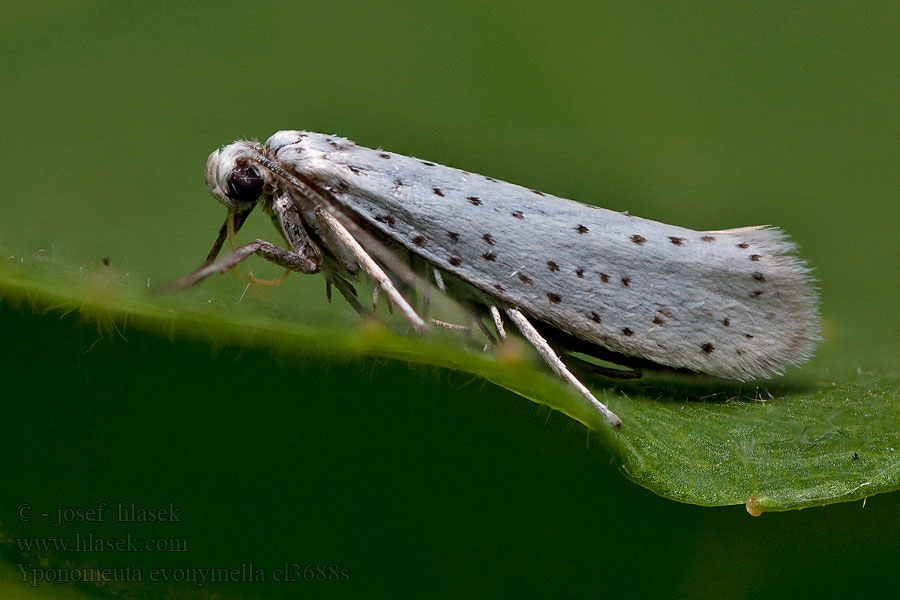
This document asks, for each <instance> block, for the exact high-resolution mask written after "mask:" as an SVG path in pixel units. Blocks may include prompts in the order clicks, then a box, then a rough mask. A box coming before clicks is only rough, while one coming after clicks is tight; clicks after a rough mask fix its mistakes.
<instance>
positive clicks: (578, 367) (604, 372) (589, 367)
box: [569, 354, 643, 379]
mask: <svg viewBox="0 0 900 600" xmlns="http://www.w3.org/2000/svg"><path fill="white" fill-rule="evenodd" d="M569 358H571V359H573V360H575V361H577V362H576V364H574V365H573V367H572V370H573V371H578V372H580V373H582V374H588V375H591V376H595V377H596V376H600V377H608V378H609V379H640V378H641V377H642V376H643V374H642V373H641V372H640V371H638V370H636V369H634V370H630V371H626V370H624V369H610V368H608V367H601V366H600V365H595V364H594V363H592V362H588V361H586V360H584V359H583V358H581V357H579V356H575V355H574V354H569Z"/></svg>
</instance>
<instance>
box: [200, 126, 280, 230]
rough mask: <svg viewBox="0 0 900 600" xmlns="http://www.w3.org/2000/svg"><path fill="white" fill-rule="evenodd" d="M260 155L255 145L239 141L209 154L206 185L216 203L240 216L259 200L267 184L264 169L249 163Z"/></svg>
mask: <svg viewBox="0 0 900 600" xmlns="http://www.w3.org/2000/svg"><path fill="white" fill-rule="evenodd" d="M261 152H262V147H261V146H260V145H259V144H258V143H256V142H246V141H240V142H235V143H233V144H230V145H228V146H225V147H224V148H220V149H218V150H216V151H214V152H213V153H212V154H210V155H209V158H208V159H207V160H206V185H207V187H209V191H210V192H212V195H213V196H215V197H216V199H217V200H218V201H219V202H221V203H222V204H224V205H225V206H227V207H228V208H230V209H234V210H236V211H237V212H239V213H243V212H248V211H249V210H250V209H251V208H253V206H255V205H256V203H257V201H259V199H260V198H262V196H263V195H264V194H265V192H266V188H267V187H269V184H270V182H269V181H268V179H269V175H268V172H267V171H266V169H264V168H262V167H261V166H260V165H259V164H257V163H256V162H255V161H254V160H253V157H254V156H257V155H259V154H260V153H261Z"/></svg>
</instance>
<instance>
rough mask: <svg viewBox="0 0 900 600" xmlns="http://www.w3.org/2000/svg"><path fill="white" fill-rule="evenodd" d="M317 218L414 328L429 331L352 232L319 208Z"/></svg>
mask: <svg viewBox="0 0 900 600" xmlns="http://www.w3.org/2000/svg"><path fill="white" fill-rule="evenodd" d="M316 218H317V219H318V220H319V222H320V225H323V226H324V227H323V229H327V230H330V232H331V234H332V235H333V236H334V238H335V240H336V241H338V242H340V243H341V244H342V245H343V246H344V247H345V248H347V249H348V250H349V251H350V253H351V254H353V258H355V259H356V261H357V262H358V263H359V264H360V266H361V267H362V268H363V269H364V270H365V271H366V273H367V274H368V275H369V277H370V278H372V281H374V282H375V285H377V286H378V287H380V288H381V289H382V290H384V293H385V295H387V297H388V299H389V300H391V301H393V302H394V304H396V305H397V307H398V308H399V309H400V312H402V313H403V315H404V316H405V317H406V318H407V320H408V321H409V322H410V323H411V324H412V325H413V327H415V328H416V330H418V331H421V332H424V331H427V330H428V325H427V324H426V323H425V321H423V320H422V317H420V316H419V315H418V314H417V313H416V311H415V310H413V308H412V307H411V306H410V305H409V303H408V302H407V301H406V299H405V298H404V297H403V296H401V295H400V292H398V291H397V288H395V287H394V284H393V283H391V280H390V278H389V277H388V276H387V274H385V272H384V271H382V270H381V267H379V266H378V265H377V264H376V263H375V261H374V260H372V257H371V256H369V255H368V254H367V253H366V251H365V250H364V249H363V247H362V246H360V245H359V242H357V241H356V240H355V239H354V238H353V236H352V235H350V232H349V231H347V229H346V228H345V227H344V226H343V225H342V224H341V223H340V221H338V220H337V219H335V218H334V217H333V216H331V215H330V214H328V213H327V212H325V211H324V210H322V209H319V208H317V209H316Z"/></svg>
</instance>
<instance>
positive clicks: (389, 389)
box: [0, 1, 900, 598]
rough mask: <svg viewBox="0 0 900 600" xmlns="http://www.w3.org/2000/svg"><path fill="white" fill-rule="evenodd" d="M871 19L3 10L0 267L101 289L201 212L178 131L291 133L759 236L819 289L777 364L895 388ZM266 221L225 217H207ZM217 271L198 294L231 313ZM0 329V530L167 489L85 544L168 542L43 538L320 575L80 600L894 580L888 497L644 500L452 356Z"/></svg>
mask: <svg viewBox="0 0 900 600" xmlns="http://www.w3.org/2000/svg"><path fill="white" fill-rule="evenodd" d="M898 31H900V11H898V9H897V4H896V3H895V2H887V3H883V4H881V3H876V2H870V3H865V4H862V3H849V2H847V3H837V2H835V3H831V2H827V3H826V2H819V3H808V4H803V5H799V6H793V7H791V8H786V6H785V5H784V4H783V3H776V2H756V3H752V4H730V3H729V4H725V3H713V2H710V3H700V2H690V3H678V4H677V5H674V4H673V5H667V6H662V7H660V6H653V7H650V6H644V5H638V4H636V3H597V4H592V5H589V4H576V3H572V4H562V5H553V6H552V7H551V6H550V5H546V4H538V3H534V4H531V5H529V4H523V3H514V2H510V3H491V4H463V3H458V4H457V3H447V4H436V3H434V4H428V3H402V2H395V3H385V4H381V3H370V2H362V3H322V2H318V3H299V2H297V3H288V2H269V3H264V4H260V5H253V6H251V5H250V4H249V3H234V2H217V3H179V2H171V3H168V2H157V3H146V4H141V5H137V4H132V3H118V2H63V1H56V2H47V3H34V2H30V3H20V4H17V3H13V4H12V5H7V6H5V8H4V19H3V22H2V23H0V44H2V58H0V82H2V83H0V85H2V90H3V93H2V94H0V111H2V115H3V131H4V134H5V135H4V140H5V142H6V145H7V151H6V153H5V158H6V160H4V161H2V163H0V181H2V182H3V183H4V186H3V189H4V191H3V196H2V202H3V211H2V217H0V249H2V251H3V255H2V257H0V259H2V260H4V261H7V263H8V264H9V262H10V261H11V262H16V261H18V262H19V264H20V265H23V267H22V268H25V269H27V268H29V265H41V266H47V264H48V263H50V264H52V265H58V266H57V267H56V268H64V269H68V270H70V271H73V272H79V271H92V270H102V269H103V268H104V267H103V265H102V262H101V259H103V258H106V257H108V258H109V259H110V262H111V265H110V267H109V268H110V269H113V270H114V272H115V273H117V274H120V275H121V277H123V278H124V277H130V278H132V279H133V280H134V281H135V282H136V285H140V283H141V282H144V281H145V280H146V279H148V278H149V279H150V280H151V281H153V282H161V281H165V280H167V279H171V278H173V277H176V276H178V275H181V274H184V273H185V272H187V271H189V270H191V269H193V268H194V267H196V266H197V265H198V263H199V262H200V261H201V260H202V259H203V257H204V256H205V254H206V252H207V250H208V249H209V246H210V244H211V242H212V239H213V237H214V235H215V232H216V230H217V228H218V226H219V225H220V224H221V221H222V219H223V217H224V211H223V210H222V209H221V207H220V206H219V205H218V204H217V203H216V202H215V201H214V200H213V199H212V198H210V197H209V194H208V193H207V191H206V189H205V185H204V180H203V165H204V161H205V159H206V156H207V155H208V153H209V152H210V151H211V150H213V149H214V148H215V147H216V146H218V145H221V144H226V143H229V142H231V141H233V140H234V139H237V138H241V137H250V138H252V137H256V138H260V139H265V138H266V137H268V136H269V135H271V134H272V133H274V132H275V131H277V130H280V129H309V130H313V131H323V132H328V133H337V134H340V135H344V136H347V137H349V138H351V139H353V140H355V141H356V142H358V143H360V144H362V145H365V146H370V147H378V146H383V147H384V148H387V149H389V150H392V151H396V152H400V153H404V154H411V155H414V156H419V157H422V158H427V159H429V160H433V161H436V162H439V163H443V164H449V165H452V166H456V167H460V168H464V169H467V170H470V171H475V172H480V173H483V174H487V175H491V176H494V177H497V178H500V179H505V180H508V181H512V182H515V183H519V184H522V185H525V186H528V187H533V188H536V189H540V190H543V191H546V192H549V193H553V194H555V195H558V196H563V197H568V198H573V199H578V200H581V201H584V202H589V203H595V204H600V205H602V206H605V207H607V208H610V209H614V210H628V211H630V212H631V213H633V214H636V215H640V216H643V217H647V218H651V219H655V220H659V221H664V222H669V223H675V224H678V225H683V226H687V227H691V228H694V229H724V228H729V227H738V226H744V225H754V224H765V223H771V224H776V225H778V226H780V227H783V228H784V229H785V230H786V231H787V232H788V233H790V234H791V236H792V238H793V239H794V240H796V241H797V242H798V243H799V244H800V245H801V247H802V256H803V257H805V258H807V259H808V260H809V261H810V264H811V266H813V267H814V269H815V274H816V276H817V278H818V279H819V280H820V286H821V289H822V295H823V306H822V312H823V317H824V324H825V336H826V338H827V340H828V341H827V343H826V344H825V345H824V346H823V347H822V349H821V351H820V352H819V357H818V358H817V359H816V360H815V361H814V362H813V363H812V364H811V365H810V366H809V367H808V368H810V369H818V371H819V372H820V373H823V374H824V375H823V377H829V376H833V377H835V378H839V377H840V376H841V374H842V373H854V372H856V371H858V370H865V371H873V372H876V373H889V374H892V375H894V376H896V374H897V372H898V360H897V357H898V352H897V351H896V344H897V339H898V338H900V316H898V314H897V310H896V306H895V305H896V298H897V295H898V291H900V284H898V278H897V276H896V272H897V267H898V258H900V251H898V243H897V237H896V234H895V230H896V227H897V223H898V221H900V206H898V202H897V190H898V189H900V169H898V168H897V165H898V159H900V151H898V150H900V114H898V107H900V35H898ZM273 234H274V231H273V230H271V226H270V225H269V223H267V222H266V221H265V219H262V218H260V217H259V216H257V218H255V219H252V220H251V223H250V224H249V225H248V232H247V233H246V234H242V236H243V237H245V238H247V239H250V237H251V236H261V237H266V238H269V239H272V238H274V237H275V236H274V235H273ZM253 269H254V271H255V272H257V273H261V274H265V275H274V274H277V272H278V271H277V270H272V269H267V268H266V266H260V265H259V264H258V263H255V264H254V265H253ZM243 285H244V284H243V283H237V282H235V281H234V279H232V278H226V277H222V278H217V280H216V281H214V282H210V285H209V286H208V287H207V289H209V290H215V291H219V292H221V293H222V294H227V295H228V297H229V298H233V299H236V298H237V297H238V296H239V295H240V293H241V291H242V290H243ZM321 288H322V283H321V281H320V280H319V279H312V278H302V277H293V278H291V279H290V280H289V281H288V283H287V284H285V286H282V287H281V288H277V289H276V290H262V291H260V290H256V289H254V290H253V291H252V292H250V293H249V295H250V296H252V297H253V298H255V299H256V300H257V304H253V303H252V302H250V300H248V301H247V302H248V303H249V304H248V305H247V306H248V307H249V308H247V307H243V306H242V307H241V309H242V310H243V309H245V308H246V309H247V310H253V309H254V308H256V307H258V306H264V305H271V304H272V303H276V304H277V303H281V306H289V307H290V309H289V310H291V311H296V314H297V315H298V317H299V318H302V317H305V316H308V315H310V314H316V315H323V316H322V317H321V318H325V319H334V320H335V322H336V323H342V322H343V321H342V319H343V315H345V314H346V308H344V307H341V306H332V307H329V308H325V307H324V306H323V300H322V298H321V296H323V294H322V293H321V292H322V290H321ZM196 297H197V298H198V302H199V301H201V300H199V299H202V301H205V300H206V298H207V296H203V295H198V296H196ZM296 298H303V299H304V301H305V302H306V303H305V304H304V305H303V306H302V307H297V306H295V305H294V302H295V299H296ZM0 331H2V343H0V369H2V371H0V377H2V382H3V384H4V385H3V389H4V396H5V399H4V403H3V412H4V413H5V418H4V419H3V422H4V424H5V428H4V429H5V431H4V432H3V436H2V437H3V438H4V443H5V447H4V448H3V457H4V458H3V464H2V467H0V473H3V478H4V485H3V487H2V489H3V490H4V491H3V492H2V495H0V510H2V513H0V520H2V523H3V525H2V528H0V532H4V535H7V536H15V535H29V536H38V535H49V534H48V533H46V532H47V531H53V529H52V528H50V527H45V526H42V525H39V524H37V523H34V522H32V523H28V524H23V523H21V522H19V521H17V520H16V519H15V514H14V513H15V509H16V506H18V505H19V503H21V502H31V503H34V504H35V505H41V506H45V507H49V509H50V510H54V509H55V507H56V506H57V503H58V502H61V503H62V505H63V506H66V505H71V506H88V505H91V504H96V503H97V502H100V501H104V500H105V501H110V502H118V501H123V502H131V501H135V502H138V503H144V504H148V505H160V504H166V503H168V502H175V503H176V504H178V505H181V506H183V507H184V510H183V514H184V515H185V516H184V521H185V522H184V523H183V524H162V525H160V524H157V525H155V526H152V527H147V528H140V527H135V528H123V527H122V526H121V525H119V524H110V523H107V524H106V526H105V527H106V528H105V529H104V527H101V526H100V525H99V524H94V525H95V526H96V529H92V531H97V532H98V533H97V534H98V535H102V534H103V533H102V532H104V531H105V532H106V533H105V535H108V536H118V535H124V533H126V532H129V531H134V535H138V536H145V535H148V532H153V535H158V536H173V537H179V536H180V537H186V538H187V539H189V541H190V544H191V551H190V552H188V553H185V554H179V555H167V556H165V557H163V558H160V559H159V560H156V559H157V558H159V555H157V556H153V557H150V558H148V557H147V556H146V555H141V556H135V555H131V556H125V555H122V554H119V553H105V554H82V555H77V556H65V557H64V558H65V559H66V560H71V561H72V562H73V563H74V564H76V565H81V564H88V565H97V566H107V565H108V566H115V565H121V564H127V563H131V564H135V565H140V566H141V567H142V568H146V567H152V566H166V565H174V566H180V567H192V566H207V567H208V566H225V567H231V566H234V565H239V564H241V563H251V562H252V563H255V564H256V565H258V566H259V567H262V568H264V569H266V570H270V569H271V567H274V566H277V565H279V564H281V563H283V562H288V563H298V564H307V563H318V562H324V563H329V564H330V563H335V564H338V565H340V566H341V568H346V569H348V571H349V574H350V581H349V582H347V583H334V584H332V583H323V584H307V583H302V584H296V585H293V584H273V583H258V584H246V585H238V584H227V585H222V586H219V587H218V588H216V587H215V586H204V587H197V586H190V585H186V586H174V587H172V586H166V585H161V584H156V585H149V584H146V583H145V584H144V585H140V586H130V585H123V586H118V587H116V586H107V587H104V588H103V589H102V590H100V592H99V593H101V594H109V595H113V596H125V597H132V596H134V597H137V595H138V594H148V595H150V597H164V596H166V595H167V594H168V595H171V597H182V598H183V597H193V595H194V594H195V595H196V596H197V597H201V598H202V597H207V595H208V594H209V595H211V594H212V593H218V594H220V595H222V596H224V597H259V598H274V597H296V596H297V595H299V594H308V595H323V596H326V595H327V596H330V595H346V596H352V597H360V596H376V595H416V594H418V595H424V594H427V595H429V596H434V595H444V594H446V595H463V594H465V595H487V594H491V595H500V594H503V595H514V594H515V595H532V594H536V593H545V594H553V595H568V594H571V595H576V594H577V595H581V596H584V595H595V596H603V595H608V594H615V595H617V596H620V597H621V596H633V595H641V594H651V593H652V594H654V595H657V596H658V595H666V596H671V595H690V596H696V597H701V596H709V597H722V596H724V595H726V594H727V595H728V596H729V597H733V598H750V597H757V596H759V595H760V594H766V595H769V596H781V595H785V596H788V595H790V596H796V595H798V594H803V595H812V594H816V595H819V596H823V595H843V593H844V592H848V591H850V590H853V591H856V592H858V591H859V590H860V589H861V588H862V587H863V586H864V585H872V586H875V587H879V586H885V587H884V589H885V590H893V589H895V577H894V576H893V574H892V573H893V571H892V569H893V566H894V565H896V564H897V561H898V559H900V542H898V536H897V535H896V531H897V528H898V525H900V521H898V517H897V514H898V508H900V500H898V496H897V495H896V494H890V495H885V496H878V497H875V498H872V499H870V501H869V502H868V505H867V506H866V507H865V509H864V510H861V509H860V506H859V504H856V503H854V504H845V505H835V506H831V507H827V508H823V509H814V510H808V511H802V512H792V513H785V514H771V515H769V514H767V515H765V516H763V517H762V518H761V519H751V518H750V517H748V516H747V515H746V513H745V512H744V510H743V508H742V507H731V508H724V509H706V508H699V507H695V506H687V505H680V504H677V503H674V502H671V501H668V500H664V499H662V498H659V497H657V496H655V495H653V494H651V493H650V492H647V491H645V490H643V489H641V488H639V487H637V486H635V485H633V484H631V483H629V482H628V481H626V480H625V479H624V478H623V477H621V476H620V475H619V474H618V473H617V472H616V471H615V469H614V468H612V467H610V466H609V461H608V460H607V458H606V456H605V454H604V452H603V450H602V449H599V448H596V447H586V444H585V439H586V435H585V430H584V429H583V427H581V426H579V425H578V424H576V423H574V422H572V421H570V420H568V419H565V418H564V417H562V416H561V415H559V414H558V413H554V414H551V415H550V416H549V418H547V414H546V411H541V410H540V409H537V408H535V406H534V405H532V404H531V403H528V402H525V401H523V400H522V399H521V398H518V397H517V396H514V395H513V394H510V393H507V392H504V391H502V390H499V389H496V388H493V387H492V386H488V385H483V384H482V383H481V382H478V381H474V382H473V381H471V378H468V377H465V376H461V375H454V374H451V373H446V372H441V371H437V370H434V369H427V368H424V367H416V368H412V369H410V368H409V367H407V366H406V365H404V364H398V363H393V362H388V361H375V360H360V361H345V362H338V363H336V362H334V361H330V362H326V361H324V360H322V361H316V360H312V361H305V362H304V363H303V364H300V363H298V361H296V360H295V359H291V358H290V357H284V356H281V357H279V356H273V354H272V353H271V352H267V351H265V350H246V351H241V350H240V349H237V348H228V347H226V348H224V349H219V350H218V351H211V349H210V347H209V345H208V344H203V343H199V342H190V341H187V340H184V339H181V340H178V343H174V342H173V341H171V340H169V339H166V338H164V337H161V336H158V335H153V334H149V333H143V332H141V331H138V330H133V329H132V330H127V331H125V337H127V338H128V342H127V343H126V342H124V341H123V340H121V339H115V336H114V335H113V336H110V335H107V336H106V337H105V338H104V339H103V340H101V342H100V343H97V344H96V345H95V346H93V348H92V349H91V351H90V352H87V353H85V351H86V350H88V348H91V347H92V344H93V343H94V341H95V340H96V339H97V337H98V334H97V331H96V327H95V326H94V325H92V324H90V323H78V322H76V321H74V320H73V319H69V320H59V319H58V318H57V317H56V315H50V316H47V315H44V314H41V313H40V311H38V312H37V313H35V312H34V311H32V310H31V309H30V308H29V307H28V306H27V305H26V306H24V307H22V306H20V307H18V308H17V307H11V306H9V305H6V304H0ZM107 333H109V332H107ZM545 419H546V422H545ZM59 529H66V528H57V529H56V530H57V531H58V530H59ZM72 531H73V529H71V528H70V529H66V532H67V534H69V533H71V532H72ZM57 558H58V557H57ZM20 561H21V559H20V558H17V557H16V555H14V554H11V555H10V557H9V565H7V566H10V565H12V564H13V563H15V562H20ZM16 573H17V572H16V571H15V569H14V567H10V569H9V570H0V578H2V580H3V581H4V582H5V583H3V584H2V587H0V589H2V590H3V592H4V594H8V595H9V597H17V595H21V596H22V597H32V594H33V593H34V592H33V591H32V590H31V588H29V587H28V586H27V585H25V584H23V583H21V582H18V581H17V580H16V579H17V575H16ZM47 589H49V588H48V587H47V586H42V587H41V588H38V590H37V593H41V592H42V591H43V592H44V593H48V592H46V590H47ZM53 589H54V590H55V591H54V593H56V594H73V596H72V597H75V596H74V594H76V593H77V592H78V591H79V590H81V589H82V588H81V587H78V586H73V585H61V586H57V587H56V588H53ZM92 593H93V592H92ZM49 597H54V596H49Z"/></svg>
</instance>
